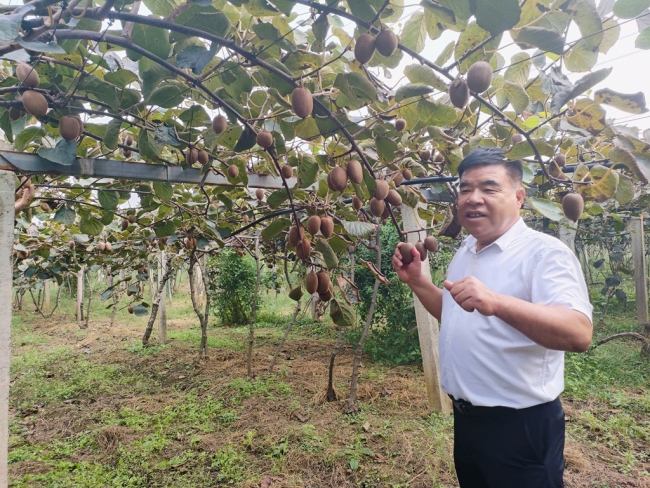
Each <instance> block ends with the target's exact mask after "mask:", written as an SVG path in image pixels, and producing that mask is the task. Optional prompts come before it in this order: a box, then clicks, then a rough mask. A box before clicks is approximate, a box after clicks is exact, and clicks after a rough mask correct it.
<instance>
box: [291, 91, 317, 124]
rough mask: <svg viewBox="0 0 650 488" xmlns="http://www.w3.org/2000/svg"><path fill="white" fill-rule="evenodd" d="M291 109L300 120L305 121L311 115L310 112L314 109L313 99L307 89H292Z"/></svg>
mask: <svg viewBox="0 0 650 488" xmlns="http://www.w3.org/2000/svg"><path fill="white" fill-rule="evenodd" d="M291 107H293V111H294V112H295V113H296V115H297V116H298V117H300V118H301V119H306V118H307V117H309V116H310V115H311V111H312V110H313V109H314V99H313V98H312V96H311V92H310V91H309V89H308V88H304V87H298V88H294V90H293V93H291Z"/></svg>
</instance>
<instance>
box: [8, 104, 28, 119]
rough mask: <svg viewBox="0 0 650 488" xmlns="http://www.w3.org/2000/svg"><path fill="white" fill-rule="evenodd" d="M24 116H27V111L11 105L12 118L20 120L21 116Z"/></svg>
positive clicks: (10, 114)
mask: <svg viewBox="0 0 650 488" xmlns="http://www.w3.org/2000/svg"><path fill="white" fill-rule="evenodd" d="M24 116H25V112H23V111H22V110H21V109H19V108H18V107H11V108H10V109H9V118H10V119H11V120H18V119H20V118H21V117H24Z"/></svg>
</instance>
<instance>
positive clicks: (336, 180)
mask: <svg viewBox="0 0 650 488" xmlns="http://www.w3.org/2000/svg"><path fill="white" fill-rule="evenodd" d="M347 185H348V175H347V173H346V172H345V170H344V169H343V168H341V167H340V166H334V168H332V170H331V171H330V172H329V174H328V175H327V186H328V187H329V189H330V190H332V191H343V190H345V187H346V186H347Z"/></svg>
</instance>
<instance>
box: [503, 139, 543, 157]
mask: <svg viewBox="0 0 650 488" xmlns="http://www.w3.org/2000/svg"><path fill="white" fill-rule="evenodd" d="M533 143H534V144H535V147H536V148H537V150H538V151H539V153H540V155H541V156H547V157H551V156H553V154H554V152H555V150H554V148H553V146H552V145H551V144H549V143H548V142H546V141H545V140H544V139H533ZM505 154H506V155H507V157H508V159H511V160H515V159H522V158H527V157H529V156H533V155H535V151H534V150H533V148H532V146H531V145H530V144H529V142H528V141H522V142H519V143H517V144H514V145H513V146H512V147H511V148H510V149H509V150H508V151H507V152H506V153H505Z"/></svg>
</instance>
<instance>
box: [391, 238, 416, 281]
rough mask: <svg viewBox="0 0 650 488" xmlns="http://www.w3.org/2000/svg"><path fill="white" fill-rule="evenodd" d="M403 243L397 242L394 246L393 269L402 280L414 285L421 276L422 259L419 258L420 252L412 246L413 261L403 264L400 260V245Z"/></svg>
mask: <svg viewBox="0 0 650 488" xmlns="http://www.w3.org/2000/svg"><path fill="white" fill-rule="evenodd" d="M403 245H404V243H403V242H400V243H399V244H397V247H396V248H395V254H393V260H392V263H393V269H394V270H395V272H396V273H397V277H398V278H399V279H400V280H402V281H403V282H404V283H406V284H407V285H409V286H411V285H416V284H417V283H419V281H420V279H421V278H422V264H421V263H422V260H421V259H420V253H419V252H418V250H417V249H415V247H413V249H412V251H411V254H412V255H413V261H411V262H410V263H409V264H404V262H403V261H402V252H401V251H400V247H402V246H403Z"/></svg>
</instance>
